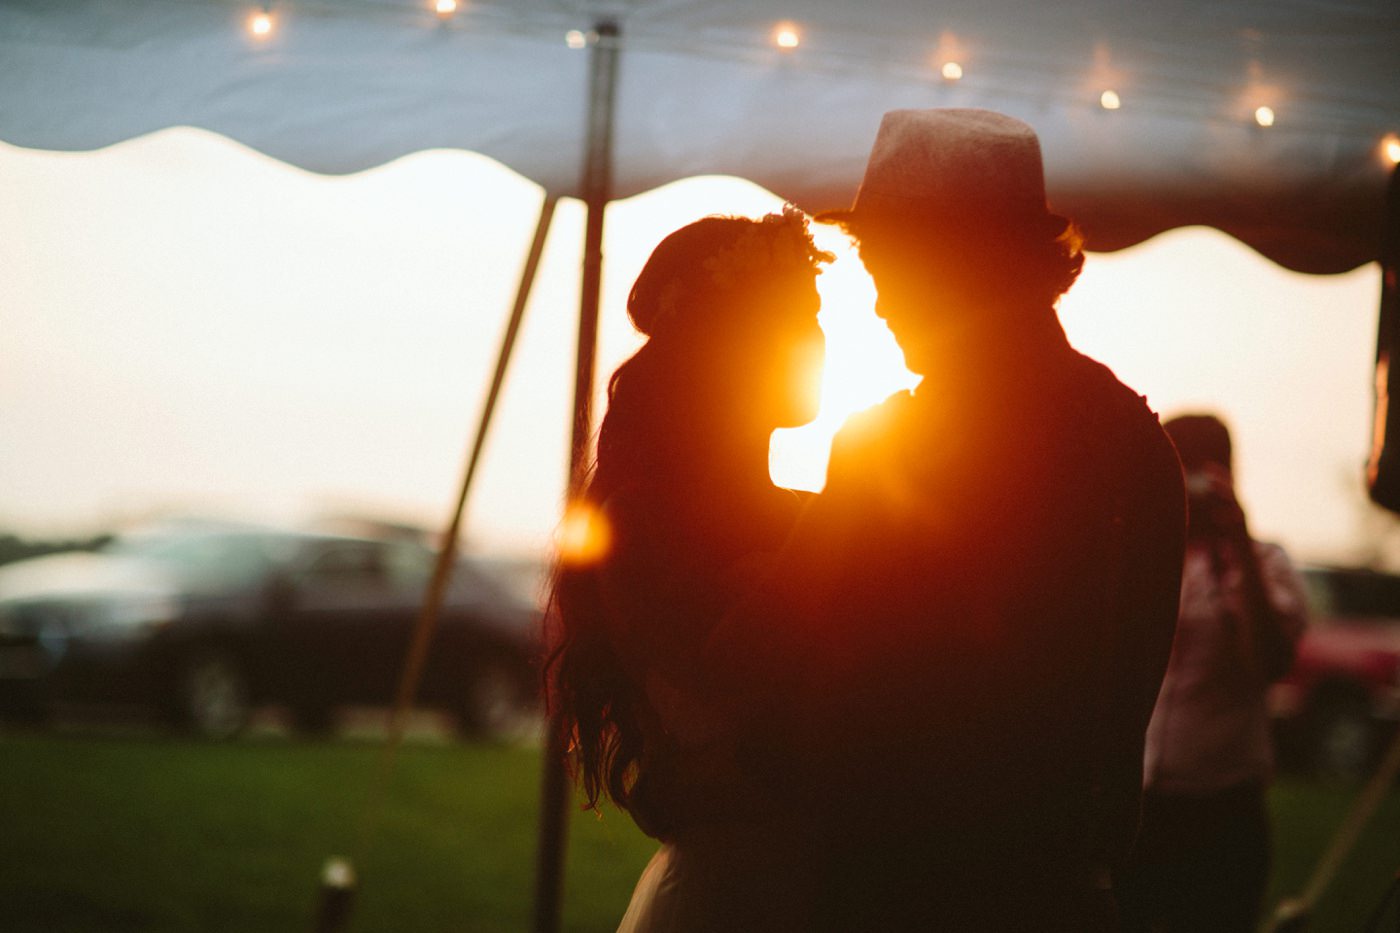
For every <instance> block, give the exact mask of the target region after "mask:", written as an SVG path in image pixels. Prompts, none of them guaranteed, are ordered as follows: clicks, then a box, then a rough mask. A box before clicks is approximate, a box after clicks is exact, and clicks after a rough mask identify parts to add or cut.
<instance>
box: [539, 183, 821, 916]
mask: <svg viewBox="0 0 1400 933" xmlns="http://www.w3.org/2000/svg"><path fill="white" fill-rule="evenodd" d="M830 258H831V257H830V256H829V255H827V254H823V253H821V252H820V251H818V250H817V249H816V247H815V246H814V245H813V242H812V240H811V238H810V236H809V234H808V232H807V225H806V219H805V217H804V216H803V215H802V214H801V213H800V212H798V211H796V210H795V209H791V208H789V209H787V210H785V211H784V213H782V214H774V215H769V216H768V217H765V218H763V219H762V220H750V219H746V218H732V217H710V218H706V219H704V220H700V221H697V222H695V223H692V224H690V225H688V226H686V227H683V228H681V229H680V230H677V231H676V232H674V233H672V234H671V235H669V236H668V237H666V238H665V239H664V240H663V241H662V242H661V243H660V244H659V245H658V246H657V247H656V249H655V251H654V252H653V253H652V255H651V258H650V259H649V260H648V262H647V264H646V266H645V267H644V268H643V270H642V272H641V274H640V276H639V277H638V279H637V282H636V284H635V285H634V287H633V289H632V292H631V295H630V297H629V299H628V314H629V316H630V317H631V319H632V322H633V324H634V325H635V326H636V327H637V329H638V330H639V331H641V332H642V333H643V334H645V335H646V337H647V341H646V343H645V344H644V345H643V346H642V347H641V349H639V350H638V351H637V353H636V354H635V355H634V356H633V357H632V358H631V359H629V360H628V361H627V362H625V363H624V364H623V365H622V366H621V367H619V368H618V370H617V371H616V372H615V373H614V374H613V377H612V380H611V382H610V383H609V387H608V410H607V414H606V416H605V418H604V420H603V424H602V427H601V430H600V433H599V438H598V451H597V460H596V464H595V466H594V470H593V473H592V475H591V478H590V481H589V484H588V487H587V491H586V494H585V503H584V505H585V506H586V507H587V508H588V509H590V510H591V514H592V515H593V521H594V523H595V527H596V529H597V530H598V531H599V533H600V534H601V535H602V538H600V539H598V540H604V539H605V540H606V547H600V548H598V549H597V550H596V551H594V552H592V553H590V555H589V556H587V557H583V556H580V555H578V554H573V555H571V554H569V553H567V552H566V553H564V554H563V555H562V557H561V563H560V570H559V573H558V578H557V582H556V589H555V597H556V605H557V609H558V613H557V619H558V635H557V637H556V639H555V653H554V657H553V668H552V675H553V683H552V695H553V698H554V702H555V703H556V704H557V706H558V709H559V711H560V713H561V716H560V721H561V722H562V724H563V725H562V727H563V728H565V729H567V730H568V732H567V739H568V742H567V744H568V747H569V749H570V764H571V766H572V768H573V772H574V774H575V777H576V779H577V780H578V781H579V782H580V784H581V785H582V787H583V790H584V793H585V796H586V799H587V802H588V805H589V806H593V807H596V806H597V805H598V804H599V803H600V801H601V800H602V799H604V798H608V799H611V800H612V801H613V802H614V803H616V804H617V805H618V806H620V807H621V808H623V809H624V810H626V811H627V812H628V813H629V814H630V815H631V816H632V818H633V819H634V820H635V821H636V823H637V825H638V826H639V827H641V828H642V829H643V831H645V832H646V833H647V834H648V835H651V836H653V837H655V838H657V839H659V840H661V841H662V842H663V843H664V845H663V846H662V848H661V850H660V851H659V852H658V854H657V856H656V857H655V858H654V859H653V860H652V862H651V864H650V865H649V866H648V867H647V869H646V871H645V872H644V874H643V876H642V879H641V881H640V882H639V884H638V886H637V890H636V892H635V893H634V895H633V899H632V903H631V906H630V907H629V908H628V911H627V915H626V916H625V917H624V919H623V922H622V927H621V929H622V930H625V931H649V933H651V931H692V930H694V931H700V930H733V929H766V930H782V929H793V930H797V929H803V928H806V927H808V926H810V924H808V923H806V922H805V921H804V920H803V912H804V910H805V909H807V905H810V904H811V903H812V901H813V898H812V897H811V894H810V892H809V890H808V888H807V883H806V879H807V877H808V875H807V873H805V872H804V871H803V869H802V867H801V857H800V848H801V846H800V843H799V842H798V841H797V840H796V839H794V838H793V834H792V833H791V832H789V831H788V828H787V827H785V826H783V825H782V821H781V820H780V819H779V818H778V817H776V816H775V815H774V814H775V812H776V811H775V808H774V807H773V806H772V805H771V801H770V800H769V799H767V797H766V796H765V793H764V791H763V790H762V789H761V787H760V786H759V784H758V782H756V781H755V780H754V779H753V778H752V776H751V775H749V774H747V773H746V770H745V769H744V768H742V767H741V766H740V761H739V756H738V754H737V751H736V747H735V742H734V740H733V737H732V735H731V730H729V729H727V728H726V726H725V720H724V718H723V717H722V716H721V715H720V713H719V710H718V705H717V703H716V702H715V696H714V693H713V692H712V691H713V689H714V684H713V683H711V681H710V678H709V676H708V673H707V671H706V670H705V669H704V666H703V665H702V664H701V663H700V658H701V652H702V646H703V645H704V643H705V640H706V637H707V636H708V634H709V632H710V629H711V628H712V627H713V626H714V624H715V623H716V622H717V621H718V619H719V617H720V615H721V614H722V613H723V612H724V611H725V609H726V608H727V607H728V606H730V605H731V604H732V603H733V602H734V601H735V600H737V599H738V598H739V597H740V595H741V594H742V593H743V592H744V590H745V587H746V586H747V585H748V583H749V582H750V581H752V580H753V579H754V578H755V576H756V575H757V574H758V573H759V572H760V571H761V569H762V568H763V567H764V564H765V556H766V555H768V554H771V553H772V552H774V551H776V550H777V548H778V547H779V545H780V544H781V543H782V542H783V540H784V538H785V537H786V535H787V533H788V531H789V530H790V528H791V526H792V523H793V522H794V520H795V519H796V517H797V513H798V509H799V507H800V504H801V502H800V499H799V496H798V494H796V493H794V492H791V491H789V490H784V489H780V488H778V487H776V486H774V485H773V483H772V481H771V480H770V479H769V475H768V446H769V437H770V435H771V434H772V432H773V430H774V429H776V428H780V427H789V426H795V425H799V424H803V423H806V422H807V421H810V420H811V419H812V418H813V417H814V416H815V414H816V410H815V409H816V403H817V396H818V392H817V390H816V380H817V377H818V376H819V373H820V368H821V365H820V364H821V359H822V355H823V350H824V343H823V337H822V333H821V330H820V328H819V327H818V324H817V310H818V307H819V305H820V299H819V297H818V294H817V290H816V276H817V274H818V264H819V263H820V262H821V261H823V260H829V259H830Z"/></svg>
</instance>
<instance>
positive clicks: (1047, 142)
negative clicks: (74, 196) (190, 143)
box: [0, 0, 1400, 272]
mask: <svg viewBox="0 0 1400 933" xmlns="http://www.w3.org/2000/svg"><path fill="white" fill-rule="evenodd" d="M258 9H259V7H258V6H257V5H254V4H245V3H231V2H224V0H75V2H66V3H61V4H55V3H49V2H46V0H3V2H0V139H3V140H5V141H6V142H9V143H12V144H16V145H21V146H26V147H31V148H41V149H56V150H84V149H92V148H97V147H100V146H105V145H109V144H111V143H114V142H117V141H120V140H123V139H128V138H131V137H134V136H139V135H142V134H144V133H148V132H151V131H153V130H157V129H160V128H163V127H166V126H172V125H192V126H199V127H202V128H205V129H209V130H213V131H215V132H218V133H221V134H223V135H226V136H229V137H231V138H233V139H236V140H239V141H240V142H243V143H245V144H247V145H249V146H252V147H254V148H256V149H259V150H261V151H263V152H265V153H268V154H269V155H272V156H275V157H277V158H279V159H283V160H285V161H288V162H290V163H292V164H295V165H298V166H301V167H303V168H306V169H309V170H311V171H315V172H324V173H345V172H354V171H358V170H361V169H365V168H369V167H371V166H374V165H378V164H381V163H383V162H386V161H389V160H392V159H394V158H396V157H399V156H402V155H405V154H407V153H410V152H414V151H418V150H421V149H429V148H458V149H466V150H471V151H475V152H480V153H483V154H485V155H488V156H491V157H493V158H495V159H497V160H499V161H501V162H504V163H505V164H507V165H509V166H511V167H512V168H514V169H515V170H516V171H519V172H521V173H522V174H524V175H526V176H527V177H529V178H531V179H533V180H535V181H537V182H539V183H540V184H541V185H543V186H544V187H545V188H546V189H547V190H549V191H550V192H552V193H554V194H560V195H567V194H573V193H577V191H578V187H579V179H580V166H581V164H582V161H583V150H584V140H585V135H586V132H585V131H586V122H587V113H586V111H587V107H586V104H587V101H586V95H587V79H588V55H587V53H586V52H583V51H579V50H576V49H574V48H570V46H569V44H567V43H566V35H567V34H568V33H569V32H570V31H572V30H577V31H579V32H580V33H583V35H582V36H576V37H575V43H574V44H579V43H578V40H579V39H583V40H584V42H585V43H586V41H587V36H588V31H589V30H590V28H591V26H592V25H593V24H595V23H596V22H599V21H601V20H603V19H612V20H614V21H616V22H617V23H618V25H619V28H620V30H621V36H622V38H621V58H620V73H619V85H618V93H617V114H618V115H617V122H616V130H615V156H614V163H613V171H614V190H615V192H616V193H617V194H618V195H627V194H631V193H635V192H638V191H643V190H646V189H649V188H652V187H655V186H657V185H659V184H662V183H664V182H667V181H670V180H673V179H676V178H681V177H686V176H690V175H696V174H732V175H738V176H741V177H745V178H749V179H751V180H753V181H756V182H758V183H759V184H761V185H763V186H764V187H766V188H769V189H770V190H773V191H776V192H778V193H779V194H781V195H782V196H784V197H787V198H790V199H792V200H794V201H796V202H797V203H799V204H801V205H802V206H804V207H806V208H808V209H810V210H818V209H822V208H827V207H833V206H839V205H842V204H844V203H846V202H847V201H848V200H849V198H850V196H851V194H852V193H853V192H854V190H855V187H856V185H857V184H858V182H859V178H860V173H861V169H862V166H863V164H864V160H865V155H866V152H867V149H868V146H869V143H870V140H871V139H872V137H873V135H874V131H875V127H876V125H877V124H878V121H879V117H880V114H881V113H882V112H883V111H885V110H888V109H892V108H895V107H922V106H976V107H988V108H993V109H998V110H1002V111H1005V112H1008V113H1011V114H1014V115H1016V116H1019V117H1021V118H1023V119H1025V120H1027V121H1028V122H1029V123H1031V124H1032V125H1033V126H1035V127H1036V129H1037V130H1038V131H1039V132H1040V134H1041V137H1042V140H1043V143H1044V150H1045V157H1046V163H1047V176H1048V183H1049V186H1050V196H1051V203H1052V206H1053V207H1054V208H1055V209H1057V210H1060V211H1061V212H1064V213H1068V214H1071V215H1073V216H1075V217H1076V218H1077V219H1079V220H1080V221H1081V223H1082V224H1083V225H1084V226H1085V228H1086V230H1087V232H1088V235H1089V245H1090V247H1091V248H1093V249H1097V250H1110V249H1116V248H1119V247H1122V246H1125V245H1129V244H1131V243H1135V242H1138V241H1140V240H1142V239H1144V238H1146V237H1148V236H1151V235H1153V234H1155V233H1158V232H1160V231H1162V230H1165V229H1169V228H1172V227H1177V226H1183V225H1188V224H1210V225H1213V226H1216V227H1219V228H1221V229H1223V230H1225V231H1227V232H1229V233H1232V234H1233V235H1235V236H1236V237H1238V238H1240V239H1241V240H1243V241H1244V242H1246V243H1248V244H1250V245H1251V246H1253V247H1254V248H1256V249H1258V250H1260V251H1261V252H1263V253H1264V254H1266V255H1268V256H1269V257H1270V258H1272V259H1274V260H1275V261H1277V262H1280V263H1282V264H1284V265H1286V266H1289V267H1291V268H1294V269H1299V270H1303V271H1309V272H1336V271H1342V270H1346V269H1350V268H1353V267H1355V266H1357V265H1359V264H1361V263H1363V262H1366V261H1369V260H1371V259H1374V258H1375V256H1376V252H1377V243H1378V240H1379V230H1380V216H1381V205H1382V201H1383V194H1384V190H1385V180H1386V174H1387V166H1386V164H1385V162H1384V160H1383V158H1382V157H1381V152H1380V149H1381V144H1382V140H1383V139H1384V138H1385V137H1386V134H1390V133H1395V132H1400V95H1397V94H1396V93H1395V91H1396V89H1397V88H1400V4H1396V3H1395V2H1394V0H1351V2H1348V0H1231V2H1226V3H1219V2H1214V0H1156V2H1150V3H1149V2H1127V3H1125V2H1122V0H1068V2H1064V3H1055V4H1031V3H1023V2H1013V0H975V2H974V0H954V2H951V3H945V4H939V5H938V6H937V7H932V6H930V5H929V4H927V3H924V2H922V0H866V2H863V3H847V2H842V0H809V2H806V3H802V4H792V3H776V2H772V0H621V2H618V0H615V2H612V3H606V2H595V0H573V2H570V0H512V2H506V0H473V2H462V4H461V9H460V11H458V12H456V13H454V14H452V15H451V16H449V17H442V16H439V15H437V14H435V13H434V12H433V9H432V5H431V4H430V3H429V2H428V0H336V2H329V0H323V2H317V0H298V2H293V0H282V2H276V3H274V4H273V5H271V6H270V7H268V10H269V11H270V15H271V17H272V19H273V28H272V30H271V32H270V33H269V34H268V35H267V36H265V37H262V38H257V37H254V36H253V35H252V34H251V33H250V31H249V29H248V20H249V17H250V16H252V15H253V14H254V13H255V12H256V11H257V10H258ZM784 22H786V23H789V24H791V26H792V27H793V29H794V31H795V32H796V34H797V36H798V37H799V39H800V44H799V45H798V46H797V47H796V48H792V49H780V48H778V47H777V45H775V44H774V42H773V41H772V39H773V34H774V29H775V28H776V26H777V24H779V23H784ZM946 62H957V63H958V64H959V65H960V66H961V67H962V69H963V74H962V77H961V79H960V80H956V81H951V80H947V79H944V78H942V77H941V67H942V65H943V64H944V63H946ZM1107 90H1112V91H1114V92H1115V93H1116V94H1117V95H1118V99H1119V101H1120V102H1121V107H1120V109H1117V110H1112V111H1110V110H1107V109H1105V108H1104V107H1103V106H1102V105H1101V102H1100V99H1101V95H1102V94H1103V92H1104V91H1107ZM1261 106H1267V107H1269V108H1271V109H1272V112H1273V114H1274V120H1275V122H1274V125H1273V126H1271V127H1268V128H1263V127H1261V126H1259V125H1258V124H1257V123H1256V122H1255V119H1254V114H1255V111H1256V110H1257V108H1259V107H1261Z"/></svg>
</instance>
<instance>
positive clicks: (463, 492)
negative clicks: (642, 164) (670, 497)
mask: <svg viewBox="0 0 1400 933" xmlns="http://www.w3.org/2000/svg"><path fill="white" fill-rule="evenodd" d="M558 200H559V199H558V197H557V196H556V195H554V194H546V195H545V199H544V204H543V205H542V206H541V207H540V218H539V221H538V222H537V223H536V224H535V234H534V237H533V238H532V239H531V241H530V249H529V252H528V253H527V254H526V256H525V267H524V269H523V270H522V271H521V273H520V286H519V287H518V288H517V289H516V292H515V305H514V307H512V308H511V314H510V320H509V322H508V323H507V324H506V330H505V334H504V336H503V337H502V338H501V349H500V351H499V353H498V354H497V356H496V370H495V373H494V374H493V375H492V377H491V387H490V389H489V390H488V391H487V393H486V401H485V404H484V405H483V406H482V410H481V420H480V421H479V422H478V424H477V428H476V438H475V439H474V440H473V442H472V450H471V456H470V457H469V459H468V461H467V468H466V472H465V473H464V474H463V477H462V483H461V486H460V487H459V488H458V492H457V503H456V506H455V507H454V509H453V512H452V516H451V518H450V520H449V521H448V524H447V529H446V530H445V531H444V532H443V535H442V541H441V542H440V543H439V545H438V554H437V561H436V563H435V564H434V566H433V575H432V577H431V578H430V580H429V582H428V588H427V590H426V592H425V593H424V597H423V605H422V606H421V607H420V608H419V612H418V618H417V620H416V621H415V623H414V626H413V634H412V638H411V640H410V642H409V648H408V655H407V657H406V658H405V660H404V666H403V670H402V671H401V672H400V674H399V683H398V689H397V691H396V693H395V696H394V705H393V707H392V709H391V710H390V714H389V730H388V731H389V734H388V738H387V740H386V741H385V745H384V750H383V752H382V754H381V756H380V763H379V768H378V775H377V777H376V782H375V787H374V791H373V793H372V795H371V800H370V805H369V814H368V817H367V819H366V821H365V823H366V825H365V826H363V827H362V828H361V836H362V838H361V843H360V848H361V852H362V853H364V852H366V851H367V850H368V847H369V844H370V837H371V836H372V835H373V827H372V825H371V824H372V822H373V820H374V819H376V818H377V814H378V809H379V805H380V803H381V800H382V798H383V796H384V793H385V790H386V786H387V784H388V780H389V775H390V773H391V772H392V770H393V766H394V759H395V756H396V754H397V752H398V748H399V745H400V744H401V743H402V741H403V731H404V724H405V722H406V720H407V717H408V713H409V710H410V709H411V708H412V706H413V699H414V696H415V695H416V694H417V692H418V682H419V680H421V678H422V673H423V664H424V661H425V660H426V658H427V654H428V645H429V643H430V642H431V641H432V636H433V630H434V629H435V628H436V627H437V617H438V611H439V609H441V607H442V601H443V594H444V593H445V592H446V589H447V582H448V578H449V577H450V575H451V570H452V565H453V558H454V557H455V555H456V551H457V540H458V537H459V536H460V533H461V527H462V514H463V512H464V511H465V509H466V504H467V495H468V493H470V492H471V488H472V480H473V479H474V478H475V476H476V470H477V467H478V465H480V463H481V453H482V450H483V449H484V448H485V446H486V437H487V434H488V432H489V430H490V427H491V420H492V418H493V416H494V415H495V413H496V402H497V400H498V399H499V397H500V394H501V386H502V385H503V384H504V382H505V377H506V370H507V369H508V368H509V365H510V359H511V356H512V355H513V353H514V351H515V338H516V336H517V334H519V332H520V322H521V319H522V318H524V316H525V305H526V304H527V302H528V301H529V298H530V290H531V288H532V287H533V286H534V283H535V273H536V272H537V271H538V269H539V265H540V256H541V254H542V253H543V252H544V242H545V237H546V235H547V234H548V233H549V227H550V223H551V221H552V220H553V219H554V206H555V204H556V203H558Z"/></svg>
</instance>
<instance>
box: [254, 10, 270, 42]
mask: <svg viewBox="0 0 1400 933" xmlns="http://www.w3.org/2000/svg"><path fill="white" fill-rule="evenodd" d="M248 31H249V32H251V33H252V34H253V35H254V36H256V37H258V38H259V39H263V38H266V37H267V36H270V35H272V14H271V13H269V12H268V11H267V10H259V11H258V12H256V13H254V14H253V15H252V17H251V18H250V19H249V20H248Z"/></svg>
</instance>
